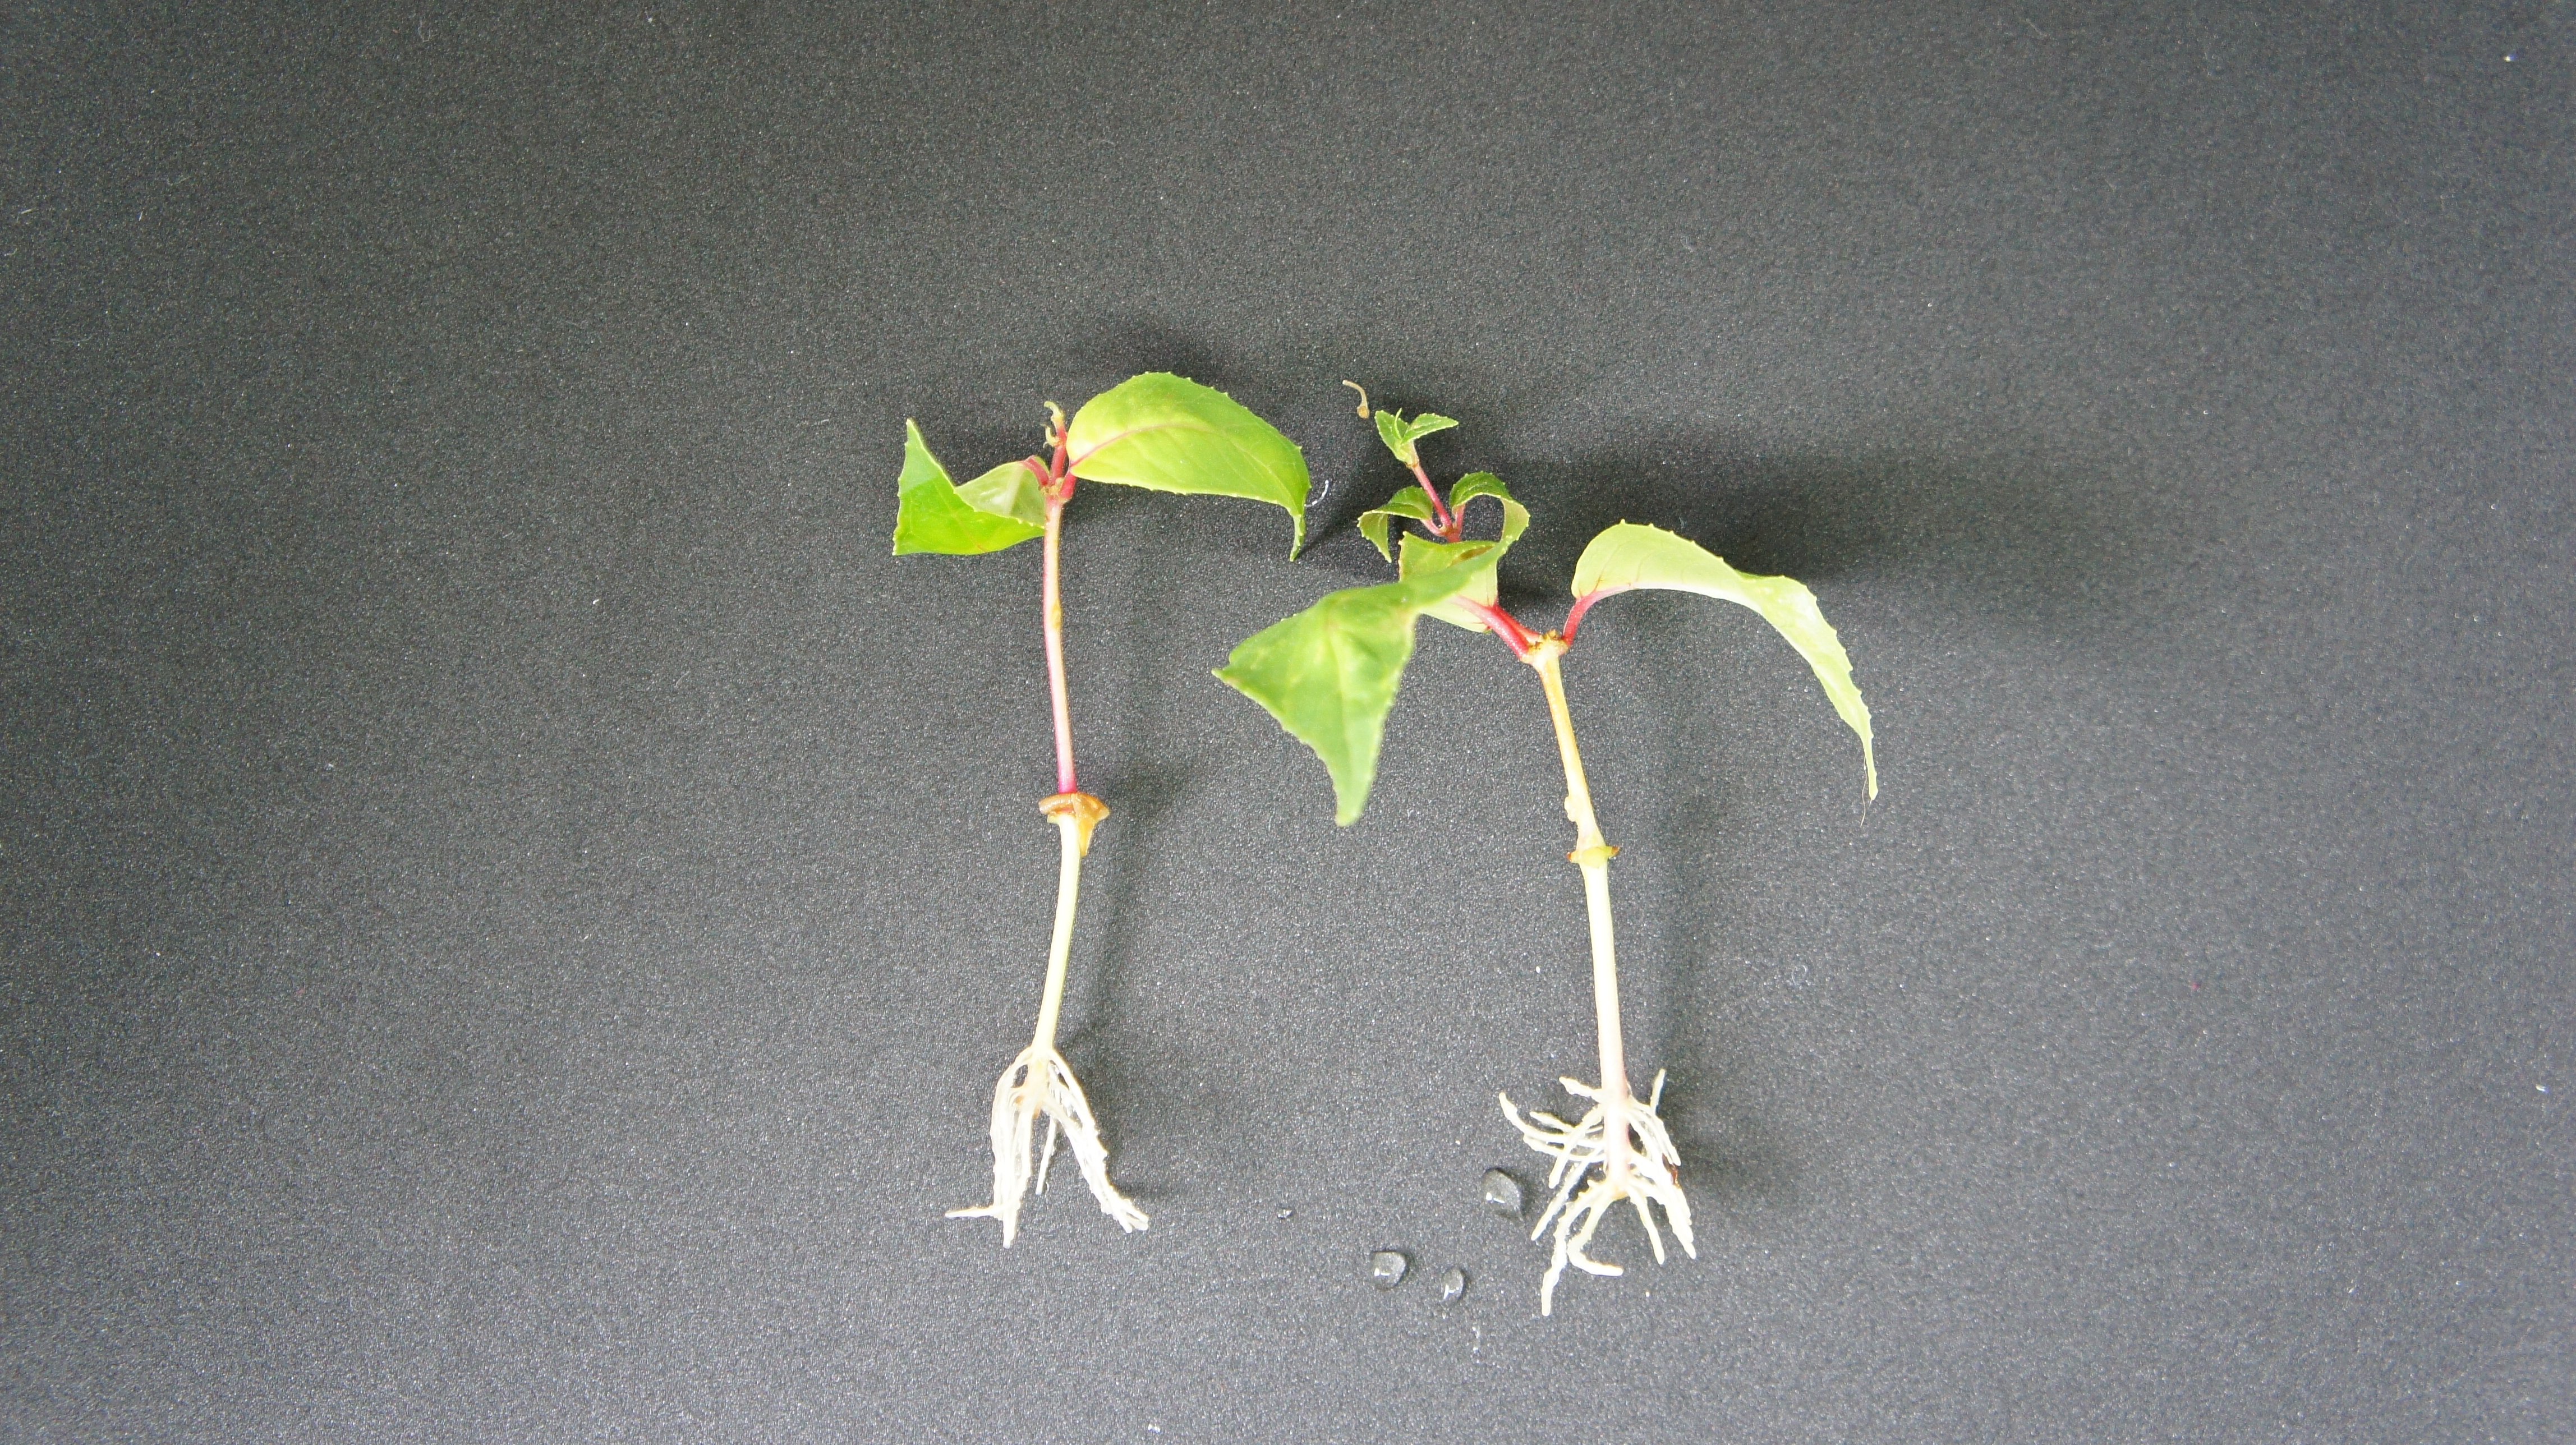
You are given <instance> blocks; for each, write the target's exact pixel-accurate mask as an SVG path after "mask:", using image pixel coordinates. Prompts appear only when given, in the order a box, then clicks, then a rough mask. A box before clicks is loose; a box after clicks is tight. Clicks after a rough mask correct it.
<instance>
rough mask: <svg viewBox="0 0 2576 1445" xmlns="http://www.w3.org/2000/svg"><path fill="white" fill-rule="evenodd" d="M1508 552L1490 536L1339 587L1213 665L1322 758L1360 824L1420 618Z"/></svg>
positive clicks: (1341, 804) (1339, 799) (1339, 815)
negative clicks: (1432, 559)
mask: <svg viewBox="0 0 2576 1445" xmlns="http://www.w3.org/2000/svg"><path fill="white" fill-rule="evenodd" d="M1405 540H1406V541H1407V542H1408V543H1409V542H1411V541H1412V540H1413V539H1411V538H1406V539H1405ZM1431 545H1434V546H1442V545H1445V544H1438V543H1434V544H1431ZM1408 551H1410V548H1408ZM1502 553H1503V549H1502V548H1501V547H1500V546H1498V545H1496V544H1495V543H1491V542H1468V543H1460V544H1456V547H1455V550H1451V551H1447V552H1444V553H1442V554H1441V556H1440V560H1439V561H1438V564H1437V565H1430V563H1429V561H1428V559H1427V558H1426V563H1425V566H1424V570H1421V571H1420V572H1418V573H1417V574H1416V575H1414V576H1410V577H1407V578H1405V579H1404V580H1402V581H1400V582H1386V583H1381V584H1379V585H1378V586H1375V587H1352V588H1347V589H1345V590H1343V591H1340V592H1336V593H1333V594H1332V595H1331V596H1328V597H1326V598H1325V599H1324V600H1323V601H1321V602H1318V603H1316V604H1315V605H1314V606H1312V607H1309V608H1307V609H1306V610H1305V611H1303V612H1300V613H1298V614H1297V615H1296V616H1294V617H1291V618H1289V619H1287V620H1286V621H1284V622H1278V623H1274V624H1272V625H1271V626H1269V627H1266V628H1264V629H1262V630H1261V631H1259V632H1257V633H1254V634H1253V635H1252V636H1250V637H1248V638H1245V639H1244V640H1243V642H1242V644H1241V645H1239V646H1237V647H1236V648H1235V649H1234V655H1233V656H1232V657H1230V658H1228V659H1227V660H1226V665H1225V666H1224V667H1222V668H1219V669H1218V670H1217V674H1216V675H1217V676H1218V677H1220V678H1222V679H1224V680H1225V682H1226V684H1227V685H1228V686H1231V687H1232V688H1234V689H1235V690H1236V691H1238V692H1240V693H1242V694H1243V695H1244V696H1246V697H1248V698H1251V699H1252V700H1253V701H1254V702H1257V703H1259V704H1261V705H1262V706H1263V707H1265V708H1268V709H1269V710H1270V715H1271V716H1272V717H1274V718H1277V719H1278V720H1279V725H1280V726H1281V727H1284V728H1286V729H1287V730H1288V731H1289V732H1291V733H1293V734H1295V735H1296V736H1297V737H1299V738H1300V739H1302V740H1304V742H1305V744H1306V745H1307V746H1308V747H1310V748H1313V749H1314V750H1315V755H1316V756H1317V757H1320V758H1322V759H1323V760H1324V766H1325V768H1326V769H1327V770H1329V771H1330V772H1331V773H1332V775H1333V795H1334V799H1335V802H1336V805H1337V806H1336V808H1335V812H1334V821H1335V822H1338V823H1342V824H1349V823H1351V822H1354V821H1356V820H1357V819H1358V818H1359V815H1360V809H1361V807H1362V806H1364V805H1365V804H1366V803H1367V802H1368V794H1369V785H1370V784H1371V783H1373V782H1375V781H1376V780H1377V754H1378V745H1379V744H1380V743H1381V742H1383V741H1384V739H1385V737H1386V715H1387V712H1388V710H1389V709H1391V708H1393V707H1394V706H1395V692H1396V687H1397V685H1398V684H1399V683H1400V682H1402V681H1403V678H1404V664H1405V663H1406V662H1407V661H1409V660H1411V658H1412V656H1413V624H1414V621H1415V620H1416V619H1417V618H1419V617H1421V616H1422V614H1423V613H1424V612H1426V611H1428V610H1430V609H1431V608H1433V607H1436V606H1438V605H1439V604H1440V603H1442V602H1444V601H1446V600H1448V599H1449V598H1451V597H1454V596H1456V595H1458V594H1459V593H1461V592H1463V591H1465V590H1467V589H1468V588H1470V587H1473V586H1475V585H1476V584H1477V583H1478V581H1479V580H1482V581H1483V582H1485V583H1486V584H1488V585H1490V584H1491V582H1492V580H1493V575H1494V563H1495V561H1497V560H1499V559H1500V558H1501V556H1502Z"/></svg>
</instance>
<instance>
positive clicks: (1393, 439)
mask: <svg viewBox="0 0 2576 1445" xmlns="http://www.w3.org/2000/svg"><path fill="white" fill-rule="evenodd" d="M1375 418H1376V421H1377V439H1378V440H1379V441H1382V442H1384V443H1386V449H1387V450H1388V451H1391V452H1393V453H1395V459H1396V460H1397V461H1399V462H1402V463H1404V464H1405V465H1406V466H1408V467H1418V466H1420V465H1422V450H1421V448H1420V447H1417V446H1416V445H1414V443H1416V442H1419V441H1420V440H1422V439H1423V438H1424V437H1427V436H1429V435H1431V434H1432V433H1433V432H1439V431H1447V430H1449V429H1450V428H1451V427H1453V426H1456V425H1457V424H1458V423H1457V422H1456V421H1454V420H1452V419H1450V418H1448V417H1445V416H1438V415H1435V414H1433V413H1431V412H1427V411H1426V412H1424V413H1423V414H1422V415H1420V416H1417V417H1415V418H1414V419H1413V420H1411V421H1406V420H1405V419H1404V413H1402V412H1400V411H1393V410H1390V409H1388V408H1386V407H1379V408H1378V409H1377V411H1376V413H1375Z"/></svg>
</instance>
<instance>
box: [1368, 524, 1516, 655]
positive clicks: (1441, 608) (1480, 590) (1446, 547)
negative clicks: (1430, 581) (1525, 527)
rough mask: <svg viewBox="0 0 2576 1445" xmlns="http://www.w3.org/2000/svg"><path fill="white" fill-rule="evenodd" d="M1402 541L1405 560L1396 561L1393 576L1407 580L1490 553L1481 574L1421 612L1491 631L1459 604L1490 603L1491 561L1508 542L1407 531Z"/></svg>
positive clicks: (1474, 629)
mask: <svg viewBox="0 0 2576 1445" xmlns="http://www.w3.org/2000/svg"><path fill="white" fill-rule="evenodd" d="M1403 544H1404V545H1403V552H1404V560H1403V561H1402V562H1401V563H1399V564H1397V568H1396V575H1397V576H1398V577H1402V578H1406V579H1408V580H1409V579H1412V578H1415V577H1427V576H1429V575H1431V574H1432V573H1434V572H1439V571H1443V570H1445V569H1447V568H1450V567H1455V566H1457V565H1459V564H1460V563H1462V562H1470V561H1474V560H1476V559H1477V558H1480V557H1483V556H1484V555H1485V554H1486V553H1489V552H1490V553H1492V554H1493V557H1492V560H1491V561H1488V562H1486V564H1485V565H1484V566H1483V567H1482V568H1481V569H1479V570H1480V571H1481V572H1482V573H1483V575H1482V576H1480V577H1478V578H1477V579H1476V580H1475V581H1473V582H1471V583H1469V584H1467V585H1466V586H1465V587H1463V588H1461V589H1459V590H1458V591H1457V592H1456V593H1454V594H1452V595H1451V596H1449V597H1447V598H1444V599H1442V600H1441V601H1439V602H1437V603H1434V604H1432V605H1431V606H1429V607H1426V608H1424V609H1423V615H1424V616H1426V617H1435V618H1438V619H1439V620H1440V621H1442V622H1446V623H1448V624H1449V625H1450V626H1452V627H1463V628H1465V629H1467V630H1468V631H1469V632H1491V631H1492V630H1493V629H1492V628H1490V627H1488V626H1486V625H1485V620H1484V619H1483V618H1481V617H1478V616H1477V615H1476V614H1475V613H1473V612H1470V611H1468V610H1467V609H1466V608H1464V607H1462V606H1460V605H1459V604H1460V603H1462V602H1482V603H1484V604H1485V605H1487V606H1489V607H1490V606H1492V605H1493V601H1494V596H1495V592H1494V565H1493V564H1494V563H1495V562H1499V561H1501V560H1502V554H1503V549H1504V548H1505V547H1506V546H1507V545H1509V544H1507V543H1501V542H1437V541H1434V540H1432V539H1431V538H1429V537H1422V536H1416V535H1415V534H1413V533H1411V532H1407V533H1406V534H1405V535H1404V539H1403Z"/></svg>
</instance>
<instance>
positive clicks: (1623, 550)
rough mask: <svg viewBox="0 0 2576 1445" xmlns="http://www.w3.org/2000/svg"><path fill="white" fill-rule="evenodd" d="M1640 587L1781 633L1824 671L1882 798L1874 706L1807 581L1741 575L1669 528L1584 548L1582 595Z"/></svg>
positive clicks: (1828, 690)
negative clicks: (1691, 598)
mask: <svg viewBox="0 0 2576 1445" xmlns="http://www.w3.org/2000/svg"><path fill="white" fill-rule="evenodd" d="M1634 587H1653V588H1660V589H1663V590H1666V591H1672V592H1696V593H1698V594H1699V595H1700V596H1702V597H1714V598H1716V599H1718V600H1719V601H1721V602H1735V603H1741V604H1742V605H1744V606H1746V607H1750V608H1752V609H1753V610H1754V611H1756V612H1759V613H1761V614H1762V616H1763V619H1764V620H1765V621H1767V622H1769V623H1770V624H1771V625H1772V626H1773V627H1775V628H1777V629H1779V632H1780V635H1781V636H1782V637H1785V638H1787V639H1789V645H1790V646H1792V647H1794V648H1796V649H1798V652H1799V655H1800V656H1802V657H1804V658H1806V659H1807V665H1808V666H1809V667H1812V668H1814V669H1815V671H1816V680H1817V681H1818V682H1821V683H1823V684H1824V686H1825V696H1826V697H1828V698H1830V699H1832V700H1833V704H1834V711H1835V712H1837V713H1840V714H1842V719H1843V721H1844V722H1846V723H1848V724H1850V725H1851V730H1852V731H1853V732H1855V733H1858V734H1859V735H1860V756H1861V764H1862V766H1863V767H1864V768H1865V769H1866V770H1867V772H1868V776H1869V795H1870V796H1871V797H1873V798H1875V797H1877V796H1878V758H1877V755H1876V753H1875V751H1874V750H1873V748H1872V747H1871V744H1870V738H1869V705H1868V704H1867V703H1864V702H1862V701H1861V697H1860V689H1859V688H1858V687H1857V686H1855V685H1854V684H1853V683H1852V675H1851V658H1850V657H1849V656H1848V655H1847V654H1845V653H1844V651H1843V644H1842V639H1841V638H1839V637H1836V636H1835V635H1834V629H1833V627H1832V626H1831V625H1830V624H1828V623H1827V622H1826V621H1825V614H1824V612H1823V611H1822V610H1821V609H1820V608H1818V607H1817V606H1816V595H1815V594H1814V593H1812V592H1809V591H1808V590H1807V588H1806V585H1805V584H1804V583H1801V582H1798V581H1795V580H1793V579H1791V578H1787V577H1754V576H1749V575H1747V574H1745V573H1742V572H1738V571H1736V570H1735V569H1734V568H1732V567H1729V566H1727V565H1726V563H1725V562H1724V561H1723V560H1722V559H1720V558H1719V557H1718V556H1716V555H1715V554H1714V553H1712V552H1710V551H1709V550H1708V549H1707V548H1705V547H1702V546H1700V545H1699V544H1698V543H1696V542H1693V541H1691V540H1689V539H1688V538H1685V537H1679V536H1675V535H1674V534H1673V533H1670V532H1667V531H1665V530H1664V529H1663V528H1661V527H1648V526H1643V525H1641V524H1639V523H1635V522H1621V523H1619V524H1618V525H1617V526H1614V527H1611V528H1608V529H1606V530H1605V531H1603V532H1602V533H1601V535H1599V536H1597V537H1595V538H1593V539H1592V544H1591V545H1590V546H1588V547H1585V548H1584V549H1583V556H1582V557H1581V558H1580V559H1578V560H1577V561H1576V562H1575V564H1574V595H1575V596H1576V597H1577V598H1579V599H1586V598H1596V597H1599V596H1601V595H1604V594H1607V593H1612V592H1625V591H1627V590H1629V589H1630V588H1634Z"/></svg>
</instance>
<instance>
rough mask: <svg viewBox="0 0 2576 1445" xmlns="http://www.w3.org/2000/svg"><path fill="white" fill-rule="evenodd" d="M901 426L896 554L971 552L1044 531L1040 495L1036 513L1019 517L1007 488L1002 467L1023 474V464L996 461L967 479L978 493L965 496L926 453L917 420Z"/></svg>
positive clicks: (1017, 502)
mask: <svg viewBox="0 0 2576 1445" xmlns="http://www.w3.org/2000/svg"><path fill="white" fill-rule="evenodd" d="M903 430H904V442H903V475H902V476H901V477H900V478H898V479H897V481H896V483H895V486H896V492H897V498H898V500H897V502H896V504H895V516H894V554H895V555H896V556H898V557H900V556H903V555H904V554H905V553H907V552H944V553H947V554H949V555H951V556H960V557H963V556H972V555H974V554H976V553H978V552H999V551H1001V550H1002V549H1003V548H1005V547H1016V546H1018V545H1019V544H1020V543H1022V542H1025V541H1027V540H1029V539H1030V538H1031V537H1037V536H1043V535H1045V533H1046V503H1045V499H1044V498H1040V499H1039V502H1038V515H1037V516H1036V518H1035V519H1030V518H1027V517H1024V516H1022V515H1020V512H1019V507H1020V498H1019V497H1018V495H1017V493H1016V492H1014V491H1013V490H1012V489H1013V487H1014V486H1015V485H1016V484H1015V483H1012V482H1010V481H1009V480H1008V479H1007V478H1002V477H1001V473H1003V472H1004V471H1014V472H1018V473H1019V474H1020V475H1021V476H1023V477H1026V476H1028V474H1029V471H1028V468H1026V467H1024V466H1021V465H1020V464H1019V463H1018V462H1009V463H1006V464H1004V465H1003V466H999V467H995V468H994V469H993V470H992V471H989V472H986V473H985V474H984V475H982V476H980V477H977V478H976V479H975V480H974V481H972V482H970V483H968V484H967V485H968V486H969V487H972V488H974V489H976V491H977V499H976V500H969V499H968V498H967V497H966V496H965V495H964V489H962V488H960V487H958V486H957V485H956V484H955V483H953V482H951V481H949V480H948V469H947V468H946V467H943V466H941V465H940V464H939V459H938V458H937V457H934V456H932V455H931V454H930V447H929V445H928V444H927V443H925V442H923V441H922V439H921V426H920V424H919V423H917V422H913V421H910V420H907V421H905V422H904V424H903ZM1031 481H1032V483H1034V481H1035V479H1034V478H1031ZM979 502H980V503H981V505H979Z"/></svg>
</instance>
